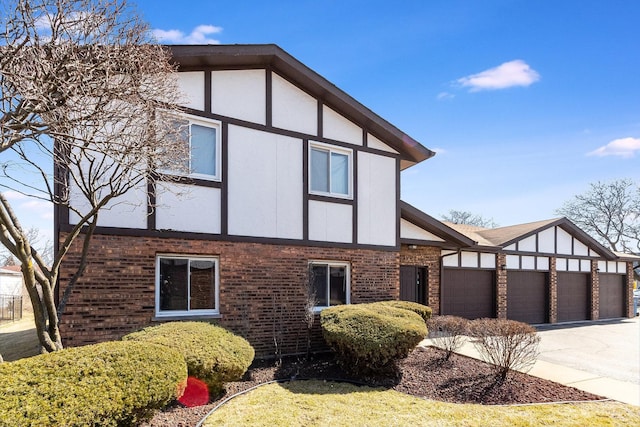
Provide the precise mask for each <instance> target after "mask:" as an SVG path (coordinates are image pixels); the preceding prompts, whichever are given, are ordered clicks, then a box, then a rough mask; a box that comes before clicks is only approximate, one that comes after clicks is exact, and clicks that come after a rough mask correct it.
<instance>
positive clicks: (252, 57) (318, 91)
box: [166, 44, 435, 169]
mask: <svg viewBox="0 0 640 427" xmlns="http://www.w3.org/2000/svg"><path fill="white" fill-rule="evenodd" d="M166 47H167V48H168V49H169V50H170V52H171V55H172V58H173V61H174V62H175V63H176V64H177V65H178V67H179V69H180V70H183V71H189V70H202V69H240V68H270V69H272V70H274V71H276V72H278V74H281V75H283V76H284V77H286V78H287V79H289V80H290V81H292V82H294V83H295V84H297V85H298V86H300V87H301V88H303V89H304V90H305V91H306V92H308V93H309V94H311V95H313V96H315V97H316V98H318V99H322V100H323V101H324V102H325V103H326V104H327V105H328V106H330V107H332V108H334V109H335V110H337V111H339V112H340V113H341V114H343V115H344V116H345V117H347V118H350V119H351V120H354V121H355V122H357V123H358V124H360V125H362V126H364V127H365V129H366V130H367V131H368V132H370V133H371V134H373V135H375V136H376V137H378V138H380V139H381V140H383V141H384V142H385V143H387V144H389V146H391V147H392V148H394V149H395V150H396V151H398V153H400V158H401V160H402V162H401V169H406V168H408V167H410V166H412V165H413V164H415V163H419V162H421V161H423V160H426V159H429V158H431V157H433V156H434V155H435V153H434V152H433V151H431V150H429V149H428V148H426V147H424V146H423V145H421V144H420V143H419V142H418V141H416V140H415V139H413V138H411V137H410V136H409V135H407V134H406V133H404V132H402V131H401V130H400V129H398V128H396V127H395V126H394V125H392V124H391V123H389V122H387V121H386V120H384V119H383V118H382V117H380V116H378V115H377V114H375V113H374V112H373V111H371V110H369V109H368V108H367V107H365V106H364V105H362V104H360V103H359V102H358V101H356V100H355V99H354V98H352V97H351V96H349V95H348V94H347V93H346V92H344V91H342V90H341V89H339V88H338V87H337V86H335V85H334V84H333V83H331V82H329V81H328V80H327V79H325V78H324V77H322V76H321V75H319V74H318V73H316V72H315V71H313V70H312V69H310V68H309V67H307V66H306V65H304V64H303V63H302V62H300V61H298V60H297V59H295V58H294V57H293V56H291V55H290V54H288V53H287V52H285V51H284V50H283V49H282V48H280V47H279V46H277V45H275V44H256V45H240V44H237V45H168V46H166Z"/></svg>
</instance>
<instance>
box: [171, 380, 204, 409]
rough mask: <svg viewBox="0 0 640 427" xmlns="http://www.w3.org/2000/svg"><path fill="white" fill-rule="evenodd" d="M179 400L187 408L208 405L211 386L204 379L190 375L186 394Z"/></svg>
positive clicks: (185, 390)
mask: <svg viewBox="0 0 640 427" xmlns="http://www.w3.org/2000/svg"><path fill="white" fill-rule="evenodd" d="M178 402H180V403H182V404H183V405H184V406H186V407H187V408H193V407H194V406H201V405H206V404H207V403H209V388H208V387H207V385H206V384H205V383H204V382H203V381H201V380H199V379H197V378H194V377H189V378H187V388H185V389H184V394H183V395H182V397H181V398H180V399H178Z"/></svg>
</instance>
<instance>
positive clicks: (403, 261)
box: [400, 245, 441, 315]
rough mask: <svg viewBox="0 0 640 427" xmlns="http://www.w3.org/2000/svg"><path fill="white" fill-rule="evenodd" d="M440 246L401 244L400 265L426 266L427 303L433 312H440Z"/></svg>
mask: <svg viewBox="0 0 640 427" xmlns="http://www.w3.org/2000/svg"><path fill="white" fill-rule="evenodd" d="M440 252H441V250H440V248H438V247H434V246H416V247H415V248H413V249H411V248H410V247H409V245H402V247H401V249H400V265H414V266H418V267H427V276H428V277H427V290H426V291H427V292H426V295H427V305H428V306H429V307H431V310H433V314H434V315H436V314H440Z"/></svg>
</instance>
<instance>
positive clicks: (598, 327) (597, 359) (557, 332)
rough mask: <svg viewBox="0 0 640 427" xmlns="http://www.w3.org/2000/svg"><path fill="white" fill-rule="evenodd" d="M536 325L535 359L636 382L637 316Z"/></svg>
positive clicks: (639, 369) (639, 379) (639, 370)
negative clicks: (537, 343) (537, 346)
mask: <svg viewBox="0 0 640 427" xmlns="http://www.w3.org/2000/svg"><path fill="white" fill-rule="evenodd" d="M537 329H538V334H539V335H540V337H541V338H542V339H541V341H540V347H539V348H540V356H538V360H542V361H545V362H550V363H555V364H558V365H563V366H566V367H569V368H573V369H578V370H581V371H585V372H589V373H592V374H594V375H597V376H600V377H607V378H612V379H616V380H619V381H625V382H630V383H635V384H638V385H640V318H638V317H636V318H634V319H619V320H610V321H597V322H587V323H585V322H581V323H573V324H563V325H544V326H539V327H538V328H537Z"/></svg>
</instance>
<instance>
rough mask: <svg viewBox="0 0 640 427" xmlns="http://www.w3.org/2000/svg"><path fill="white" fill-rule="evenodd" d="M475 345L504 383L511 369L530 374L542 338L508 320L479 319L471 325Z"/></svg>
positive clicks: (531, 330) (532, 329)
mask: <svg viewBox="0 0 640 427" xmlns="http://www.w3.org/2000/svg"><path fill="white" fill-rule="evenodd" d="M469 331H470V333H471V335H472V336H473V337H474V338H475V340H474V341H473V345H474V346H475V348H476V350H478V353H480V356H481V357H482V359H483V360H484V361H485V362H488V363H491V364H492V365H493V366H494V367H495V373H496V377H497V378H498V379H499V380H501V381H504V380H505V379H506V378H507V374H508V373H509V370H510V369H514V370H521V371H528V370H529V369H531V367H532V366H533V364H534V363H535V362H536V359H537V358H538V353H539V352H538V344H539V343H540V337H539V336H538V332H537V331H536V329H535V328H534V327H533V326H531V325H528V324H526V323H522V322H517V321H515V320H506V319H476V320H472V321H471V322H470V323H469Z"/></svg>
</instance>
